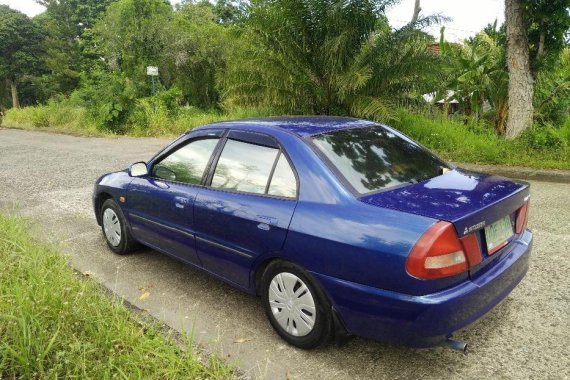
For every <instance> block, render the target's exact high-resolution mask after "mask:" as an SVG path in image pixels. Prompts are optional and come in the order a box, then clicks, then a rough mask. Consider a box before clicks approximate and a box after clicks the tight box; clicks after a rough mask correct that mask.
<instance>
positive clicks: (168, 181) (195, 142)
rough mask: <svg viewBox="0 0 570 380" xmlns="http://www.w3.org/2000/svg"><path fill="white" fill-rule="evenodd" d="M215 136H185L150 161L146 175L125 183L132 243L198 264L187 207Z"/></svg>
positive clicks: (215, 142) (217, 135) (213, 133)
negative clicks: (135, 240)
mask: <svg viewBox="0 0 570 380" xmlns="http://www.w3.org/2000/svg"><path fill="white" fill-rule="evenodd" d="M221 134H222V131H211V130H210V131H200V132H197V133H195V134H193V135H191V136H190V137H189V138H187V139H184V140H183V141H181V142H180V143H179V144H177V145H175V146H173V147H170V148H169V149H168V150H167V151H165V152H164V153H163V154H161V155H159V156H158V157H157V158H156V159H154V160H153V161H151V162H150V163H149V166H150V168H149V169H150V170H149V173H150V174H149V175H148V176H145V177H140V178H135V179H134V180H133V181H132V182H131V184H130V186H129V188H128V192H127V210H128V213H129V220H130V223H131V229H132V232H133V236H134V237H135V238H136V239H137V240H139V241H141V242H143V243H145V244H147V245H149V246H151V247H153V248H155V249H158V250H160V251H164V252H166V253H168V254H170V255H173V256H176V257H177V258H179V259H181V260H183V261H186V262H190V263H194V264H197V265H200V261H199V259H198V256H197V254H196V247H195V239H194V220H193V210H192V208H193V205H194V200H195V198H196V195H197V194H198V191H199V190H200V188H201V186H202V183H203V180H204V174H205V172H206V168H207V167H208V165H209V163H210V160H211V159H212V157H213V152H214V151H215V149H216V146H217V145H218V143H219V141H220V136H221ZM206 174H207V173H206ZM206 177H207V175H206Z"/></svg>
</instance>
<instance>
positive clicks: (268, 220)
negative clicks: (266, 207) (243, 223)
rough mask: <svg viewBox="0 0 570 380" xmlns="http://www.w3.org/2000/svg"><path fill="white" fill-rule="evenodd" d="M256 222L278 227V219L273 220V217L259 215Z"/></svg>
mask: <svg viewBox="0 0 570 380" xmlns="http://www.w3.org/2000/svg"><path fill="white" fill-rule="evenodd" d="M255 221H256V222H259V223H263V224H267V225H270V226H276V225H277V218H272V217H271V216H265V215H257V216H256V217H255Z"/></svg>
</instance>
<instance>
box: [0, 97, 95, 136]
mask: <svg viewBox="0 0 570 380" xmlns="http://www.w3.org/2000/svg"><path fill="white" fill-rule="evenodd" d="M2 124H3V125H4V126H7V127H11V128H22V129H47V130H51V131H54V132H66V133H71V134H82V135H96V134H99V133H98V132H97V128H96V125H95V124H94V122H93V121H92V119H91V118H90V117H89V115H88V112H87V110H86V109H85V108H83V107H80V106H76V105H71V104H70V103H69V102H67V101H64V102H56V101H54V100H50V101H49V102H48V103H47V104H45V105H38V106H31V107H24V108H19V109H17V108H12V109H9V110H8V111H7V112H6V116H5V117H4V120H2Z"/></svg>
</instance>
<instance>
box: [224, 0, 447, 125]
mask: <svg viewBox="0 0 570 380" xmlns="http://www.w3.org/2000/svg"><path fill="white" fill-rule="evenodd" d="M389 3H391V1H371V0H348V1H345V0H316V1H315V0H274V1H266V0H258V1H255V2H253V3H252V7H251V16H250V19H249V21H248V24H247V27H246V29H245V32H244V34H243V38H242V39H240V40H239V41H238V42H239V43H236V44H235V49H234V50H233V52H232V59H230V60H229V61H228V66H227V68H226V70H225V71H224V73H223V75H222V77H221V85H222V88H223V94H224V102H225V103H224V104H225V105H227V106H233V105H237V106H241V105H257V106H259V105H263V106H269V107H274V108H278V109H279V110H281V111H282V112H289V113H319V114H332V113H347V112H350V113H352V114H354V115H357V116H362V117H376V118H385V117H387V116H388V114H389V113H390V110H391V109H393V108H394V107H393V106H394V105H396V104H398V103H399V102H403V101H408V100H410V99H412V98H414V97H415V96H419V95H421V94H422V93H425V92H428V89H427V88H421V87H422V86H425V87H429V86H430V85H432V84H433V83H429V74H430V73H433V71H434V70H433V69H434V68H435V66H436V65H435V62H436V61H437V59H438V57H437V55H436V54H434V53H432V52H431V50H430V49H429V44H430V43H431V42H432V41H433V39H432V38H431V37H428V36H426V35H425V34H424V33H422V32H421V31H419V30H417V29H416V27H417V26H421V24H422V23H426V22H428V21H429V20H418V22H417V23H416V24H415V25H411V26H407V27H404V28H403V29H400V30H398V31H395V32H394V31H392V29H391V28H390V25H389V24H388V21H387V19H386V17H385V16H384V12H383V11H384V7H385V6H386V5H387V4H389ZM431 21H434V20H431ZM422 91H423V92H422Z"/></svg>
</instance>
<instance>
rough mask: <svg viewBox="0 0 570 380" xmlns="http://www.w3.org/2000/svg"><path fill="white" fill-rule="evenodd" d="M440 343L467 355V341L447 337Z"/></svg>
mask: <svg viewBox="0 0 570 380" xmlns="http://www.w3.org/2000/svg"><path fill="white" fill-rule="evenodd" d="M441 345H442V346H445V347H447V348H451V349H452V350H457V351H461V352H463V354H465V355H467V343H465V342H463V341H461V340H455V339H452V338H447V339H446V340H444V341H443V342H442V343H441Z"/></svg>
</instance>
